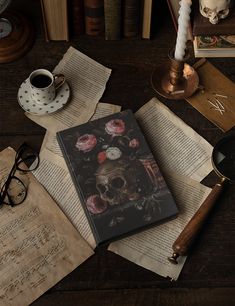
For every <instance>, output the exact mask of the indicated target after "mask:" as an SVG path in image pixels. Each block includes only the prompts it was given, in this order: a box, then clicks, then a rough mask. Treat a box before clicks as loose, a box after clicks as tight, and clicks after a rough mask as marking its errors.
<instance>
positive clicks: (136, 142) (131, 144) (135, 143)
mask: <svg viewBox="0 0 235 306" xmlns="http://www.w3.org/2000/svg"><path fill="white" fill-rule="evenodd" d="M139 146H140V142H139V140H138V139H137V138H133V139H131V141H130V142H129V147H130V148H132V149H137V148H139Z"/></svg>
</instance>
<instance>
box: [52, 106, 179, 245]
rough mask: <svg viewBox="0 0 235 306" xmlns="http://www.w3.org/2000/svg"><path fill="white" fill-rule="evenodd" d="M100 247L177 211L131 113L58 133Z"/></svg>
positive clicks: (127, 112) (122, 113) (124, 113)
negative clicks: (100, 244)
mask: <svg viewBox="0 0 235 306" xmlns="http://www.w3.org/2000/svg"><path fill="white" fill-rule="evenodd" d="M57 139H58V142H59V144H60V147H61V149H62V152H63V155H64V157H65V160H66V162H67V166H68V169H69V171H70V174H71V176H72V179H73V182H74V184H75V187H76V189H77V192H78V195H79V198H80V200H81V203H82V205H83V208H84V210H85V212H86V214H87V218H88V221H89V223H90V225H91V228H92V230H93V233H94V236H95V239H96V242H97V244H99V243H102V242H106V241H110V240H114V239H117V238H119V237H122V236H125V235H127V234H130V233H132V232H136V231H137V230H140V229H141V228H145V227H147V226H150V225H152V224H155V223H157V222H160V221H162V220H164V219H166V218H169V217H173V216H175V215H176V214H177V212H178V210H177V207H176V204H175V202H174V199H173V198H172V195H171V193H170V191H169V189H168V187H167V185H166V183H165V180H164V178H163V176H162V174H161V172H160V170H159V167H158V165H157V163H156V161H155V160H154V157H153V155H152V153H151V151H150V148H149V146H148V144H147V142H146V140H145V137H144V135H143V134H142V132H141V130H140V128H139V126H138V123H137V121H136V119H135V117H134V115H133V113H132V112H131V111H130V110H127V111H123V112H120V113H117V114H114V115H111V116H108V117H105V118H102V119H98V120H94V121H90V122H88V123H85V124H83V125H80V126H76V127H73V128H69V129H67V130H64V131H61V132H58V133H57Z"/></svg>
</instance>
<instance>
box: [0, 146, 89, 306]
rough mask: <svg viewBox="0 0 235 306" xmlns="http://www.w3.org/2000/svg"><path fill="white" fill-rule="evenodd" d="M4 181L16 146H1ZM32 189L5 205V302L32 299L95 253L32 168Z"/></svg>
mask: <svg viewBox="0 0 235 306" xmlns="http://www.w3.org/2000/svg"><path fill="white" fill-rule="evenodd" d="M0 159H1V163H0V182H1V181H3V180H5V179H6V177H7V175H8V174H9V171H10V169H11V167H12V165H13V163H14V160H15V151H14V150H13V149H11V148H7V149H5V150H3V151H2V152H0ZM16 175H17V177H19V178H20V179H22V181H24V182H25V181H27V185H28V194H27V197H26V199H25V201H24V202H23V203H22V204H21V205H18V206H15V207H10V206H8V205H3V207H2V208H1V214H0V242H1V259H0V261H1V279H0V300H1V305H6V306H7V305H11V306H13V305H15V306H21V305H22V306H24V305H29V304H31V303H32V302H33V301H34V300H35V299H37V298H38V297H39V296H40V295H42V294H43V293H44V292H45V291H47V290H48V289H49V288H51V287H52V286H53V285H55V284H56V283H57V282H58V281H60V280H61V279H62V278H63V277H65V276H66V275H67V274H69V273H70V272H72V271H73V270H74V269H75V268H76V267H77V266H78V265H80V264H81V263H82V262H84V261H85V260H86V259H87V258H88V257H90V256H91V255H92V254H93V251H92V249H91V248H90V247H89V245H88V244H87V243H86V241H85V240H84V239H83V238H82V237H81V236H80V234H79V233H78V232H77V231H76V229H75V228H74V227H73V225H72V224H71V223H70V222H69V220H68V219H67V217H66V216H65V215H64V214H63V212H62V211H61V210H60V209H59V208H58V206H57V205H56V203H55V202H54V201H53V200H52V198H51V197H50V196H49V194H48V193H47V192H46V191H45V189H44V188H43V187H42V186H41V185H40V184H39V183H38V181H37V180H36V179H35V178H34V176H33V175H32V174H31V173H27V174H21V173H19V172H16Z"/></svg>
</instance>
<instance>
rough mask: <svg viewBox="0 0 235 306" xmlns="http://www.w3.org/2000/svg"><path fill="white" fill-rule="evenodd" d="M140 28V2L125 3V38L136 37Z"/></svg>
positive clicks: (133, 0) (131, 0)
mask: <svg viewBox="0 0 235 306" xmlns="http://www.w3.org/2000/svg"><path fill="white" fill-rule="evenodd" d="M139 27H140V0H125V1H124V2H123V36H124V37H136V36H137V35H138V34H139Z"/></svg>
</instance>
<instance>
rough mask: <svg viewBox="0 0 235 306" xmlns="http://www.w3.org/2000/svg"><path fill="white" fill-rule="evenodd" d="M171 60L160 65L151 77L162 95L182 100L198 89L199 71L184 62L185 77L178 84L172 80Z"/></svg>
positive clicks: (155, 88) (154, 86)
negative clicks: (174, 83)
mask: <svg viewBox="0 0 235 306" xmlns="http://www.w3.org/2000/svg"><path fill="white" fill-rule="evenodd" d="M170 69H171V62H166V63H164V64H162V65H160V66H158V67H157V68H156V69H155V70H154V72H153V74H152V77H151V84H152V87H153V89H154V90H155V91H156V92H157V93H158V94H159V95H161V96H163V97H165V98H167V99H171V100H182V99H186V98H188V97H190V96H192V95H193V93H194V92H195V91H196V90H197V89H198V85H199V78H198V74H197V72H196V71H195V70H194V69H193V68H192V67H191V66H190V65H188V64H186V63H185V64H184V70H183V78H182V80H181V82H180V83H179V84H177V86H175V85H173V84H172V83H171V82H170Z"/></svg>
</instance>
